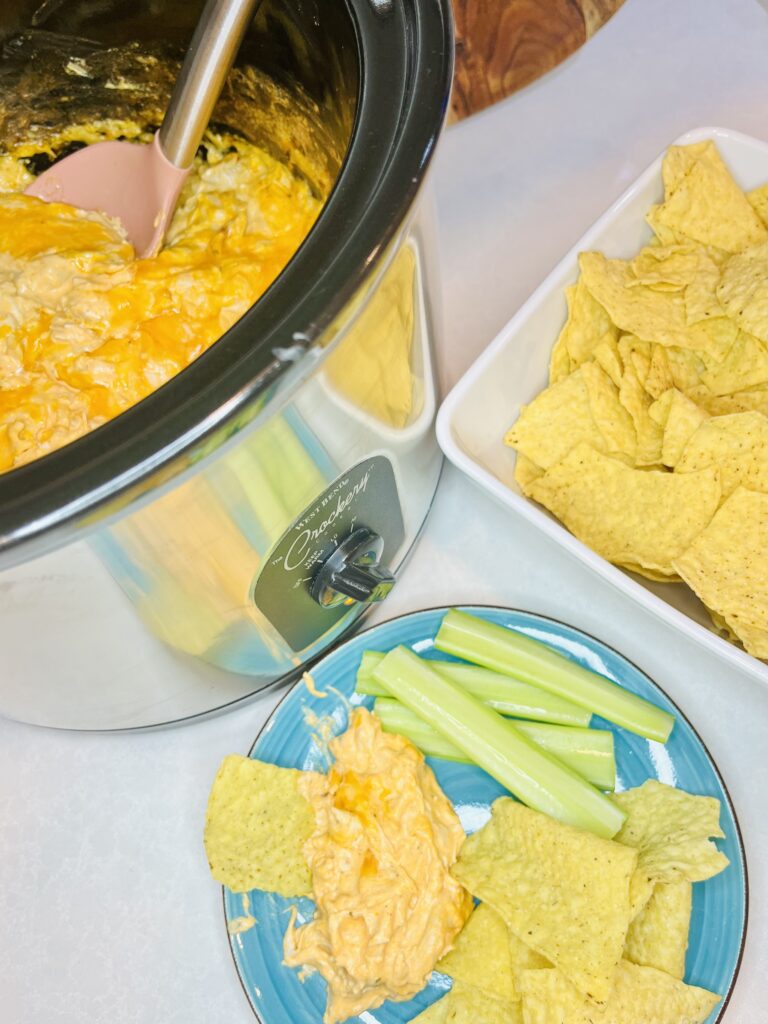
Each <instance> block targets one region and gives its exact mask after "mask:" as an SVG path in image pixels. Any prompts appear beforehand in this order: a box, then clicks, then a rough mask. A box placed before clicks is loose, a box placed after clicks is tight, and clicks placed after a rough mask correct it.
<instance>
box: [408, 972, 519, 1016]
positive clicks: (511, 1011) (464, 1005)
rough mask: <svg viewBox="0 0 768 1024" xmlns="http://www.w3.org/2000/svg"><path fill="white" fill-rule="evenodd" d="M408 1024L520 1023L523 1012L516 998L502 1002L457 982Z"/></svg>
mask: <svg viewBox="0 0 768 1024" xmlns="http://www.w3.org/2000/svg"><path fill="white" fill-rule="evenodd" d="M410 1024H523V1014H522V1010H521V1007H520V1003H519V1002H515V1003H505V1002H503V1001H502V1000H501V999H494V998H493V996H489V995H487V994H486V993H485V992H482V991H480V989H476V988H473V987H472V986H471V985H464V984H460V983H458V982H457V983H456V984H455V985H454V986H453V988H452V989H451V990H450V992H448V993H446V995H444V996H443V997H442V998H441V999H438V1000H437V1002H435V1003H432V1005H431V1006H428V1007H427V1009H426V1010H424V1011H423V1012H422V1013H420V1014H419V1015H418V1017H414V1018H413V1020H412V1021H411V1022H410Z"/></svg>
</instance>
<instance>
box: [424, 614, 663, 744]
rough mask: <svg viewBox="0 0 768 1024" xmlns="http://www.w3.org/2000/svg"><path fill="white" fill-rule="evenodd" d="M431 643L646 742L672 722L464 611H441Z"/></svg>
mask: <svg viewBox="0 0 768 1024" xmlns="http://www.w3.org/2000/svg"><path fill="white" fill-rule="evenodd" d="M435 646H436V647H437V648H438V650H441V651H445V652H446V654H453V655H456V656H457V657H459V658H466V659H467V661H473V662H475V663H476V664H478V665H484V666H485V667H486V668H491V669H494V670H495V671H496V672H506V673H507V674H508V675H511V676H514V677H515V678H516V679H522V680H523V681H524V682H526V683H533V684H534V685H535V686H540V687H541V688H542V689H543V690H549V692H550V693H555V694H557V695H558V696H560V697H565V698H566V699H567V700H571V701H573V703H574V704H578V705H580V707H583V708H586V709H587V710H588V711H592V712H594V713H595V714H597V715H601V716H602V717H603V718H606V719H607V720H608V721H609V722H615V724H616V725H620V726H621V727H622V728H624V729H628V730H629V731H630V732H634V733H637V734H638V735H639V736H645V737H646V739H649V740H658V741H659V742H660V743H666V742H667V740H668V739H669V734H670V732H671V731H672V726H673V725H674V724H675V719H674V716H673V715H670V714H669V713H668V712H667V711H663V710H662V709H661V708H658V707H656V705H655V704H651V703H650V702H649V701H647V700H644V699H643V698H642V697H638V696H637V695H636V694H634V693H630V692H629V691H628V690H624V689H622V687H621V686H618V685H617V684H616V683H613V682H611V680H610V679H606V678H605V676H601V675H598V674H597V673H596V672H591V671H590V670H589V669H586V668H582V666H581V665H577V664H576V663H575V662H573V661H569V660H568V658H564V657H563V655H562V654H558V653H557V651H553V650H552V648H551V647H547V645H546V644H543V643H540V642H539V641H538V640H532V639H531V638H530V637H527V636H523V634H522V633H518V632H516V631H515V630H513V629H506V628H505V627H504V626H497V625H496V624H495V623H493V622H486V621H485V620H484V619H479V618H477V617H476V616H474V615H469V614H467V613H466V612H460V611H456V610H455V609H452V610H451V611H449V612H448V613H447V614H446V616H445V618H444V619H443V622H442V625H441V626H440V629H439V631H438V634H437V636H436V637H435Z"/></svg>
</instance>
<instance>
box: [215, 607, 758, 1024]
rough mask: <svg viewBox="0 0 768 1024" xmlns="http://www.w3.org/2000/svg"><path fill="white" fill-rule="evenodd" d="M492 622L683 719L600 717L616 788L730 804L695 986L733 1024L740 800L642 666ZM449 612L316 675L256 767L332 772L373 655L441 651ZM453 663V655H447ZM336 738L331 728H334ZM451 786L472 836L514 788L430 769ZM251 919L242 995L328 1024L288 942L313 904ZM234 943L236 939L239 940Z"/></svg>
mask: <svg viewBox="0 0 768 1024" xmlns="http://www.w3.org/2000/svg"><path fill="white" fill-rule="evenodd" d="M466 610H467V611H471V612H474V613H475V614H476V615H480V616H482V617H483V618H486V619H488V620H490V621H491V622H497V623H500V624H501V625H504V626H512V627H514V628H515V629H517V630H520V632H522V633H526V634H527V635H529V636H531V637H534V638H535V639H537V640H541V641H543V642H544V643H546V644H549V645H550V646H551V647H553V648H555V649H556V650H558V651H560V652H561V653H562V654H564V655H566V657H568V658H571V659H572V660H573V661H576V662H579V663H580V664H582V665H585V666H586V667H588V668H591V669H594V670H595V671H597V672H600V673H602V674H603V675H605V676H607V677H608V678H609V679H614V680H615V681H616V682H618V683H621V685H622V686H624V687H626V688H627V689H628V690H631V691H632V692H633V693H638V694H640V695H641V696H642V697H647V698H648V699H649V700H652V701H653V702H654V703H655V704H658V705H659V706H660V707H663V708H666V709H667V710H668V711H672V712H673V713H674V714H675V715H676V716H677V723H676V725H675V728H674V730H673V732H672V737H671V739H670V741H669V742H668V743H667V744H666V745H665V746H663V745H662V744H660V743H654V742H651V741H648V740H643V739H641V738H640V737H639V736H634V735H632V734H631V733H627V732H624V731H623V730H621V729H617V728H614V727H613V726H612V725H610V723H608V722H605V721H603V720H602V719H594V720H593V721H594V724H595V725H597V726H598V727H600V728H605V729H611V730H612V731H613V732H614V733H615V742H616V763H617V771H618V780H617V789H627V788H629V787H630V786H639V785H640V784H641V783H643V782H645V780H646V779H658V780H659V781H660V782H666V783H668V784H669V785H672V786H679V787H681V788H682V789H685V790H688V791H689V792H691V793H701V794H706V795H708V796H716V797H718V798H719V800H720V802H721V805H722V810H721V815H720V821H721V825H722V827H723V831H724V832H725V839H723V840H722V841H718V846H719V847H720V848H721V849H722V851H723V852H724V853H725V854H726V856H727V857H728V858H729V860H730V862H731V863H730V867H728V868H727V870H725V871H724V872H722V873H721V874H719V875H718V876H717V877H715V878H713V879H710V880H709V881H707V882H702V883H699V884H696V885H694V887H693V892H694V899H693V917H692V920H691V932H690V944H689V947H688V958H687V962H686V972H685V980H686V981H687V982H689V983H690V984H693V985H702V986H704V987H705V988H708V989H711V990H713V991H715V992H720V993H722V995H723V1000H722V1002H721V1003H720V1004H719V1005H718V1007H717V1008H716V1009H715V1010H714V1011H713V1013H712V1015H711V1017H710V1018H709V1021H708V1022H707V1024H715V1022H716V1021H719V1020H720V1019H721V1017H722V1014H723V1011H724V1009H725V1005H726V1003H727V1002H728V997H729V995H730V992H731V989H732V987H733V984H734V981H735V979H736V974H737V971H738V968H739V963H740V960H741V954H742V949H743V945H744V935H745V932H746V923H747V878H746V865H745V861H744V850H743V847H742V842H741V835H740V833H739V826H738V824H737V822H736V816H735V814H734V810H733V806H732V804H731V800H730V797H729V796H728V793H727V791H726V789H725V785H724V784H723V781H722V779H721V778H720V775H719V773H718V771H717V768H716V767H715V765H714V764H713V762H712V759H711V758H710V756H709V754H708V753H707V751H706V749H705V747H704V744H703V743H702V742H701V740H700V739H699V737H698V736H697V734H696V733H695V731H694V729H693V727H692V726H691V725H690V723H689V722H688V721H687V720H686V719H685V717H684V716H683V715H682V713H681V712H680V710H679V709H678V708H677V707H676V706H675V705H674V704H673V703H672V701H671V700H670V699H669V698H668V697H667V696H666V695H665V694H664V693H663V692H662V691H661V690H660V689H659V688H658V687H657V686H656V685H655V683H653V682H651V680H650V679H649V678H648V677H647V676H646V675H644V674H643V673H642V672H641V671H640V670H639V669H638V668H636V667H635V666H634V665H632V664H631V663H630V662H628V661H627V660H626V658H623V657H622V656H621V655H620V654H617V653H616V651H614V650H612V649H611V648H610V647H606V645H605V644H602V643H600V642H599V641H598V640H594V639H593V638H592V637H590V636H587V635H585V634H584V633H581V632H579V631H578V630H576V629H572V628H571V627H570V626H564V625H562V624H561V623H559V622H555V621H554V620H552V619H547V618H543V617H542V616H539V615H531V614H529V613H527V612H518V611H512V610H510V609H504V608H487V607H469V608H467V609H466ZM445 611H446V609H444V608H439V609H435V610H430V611H423V612H415V613H414V614H411V615H404V616H402V617H401V618H398V619H393V620H391V621H390V622H384V623H382V624H381V625H379V626H374V627H373V628H372V629H369V630H367V631H365V632H363V633H360V634H359V635H357V636H356V637H354V638H353V639H352V640H348V641H347V642H346V643H344V644H342V645H341V646H340V647H338V648H337V649H336V650H334V651H333V652H332V653H331V654H329V655H327V656H326V657H325V658H323V659H322V660H321V661H319V662H318V663H317V664H316V665H315V667H314V668H313V670H312V678H313V679H314V682H315V687H316V689H317V690H319V691H325V692H326V693H327V696H325V697H315V696H313V695H312V694H311V693H310V692H309V691H308V689H307V687H306V685H305V684H304V683H303V682H300V683H297V684H296V685H295V686H294V687H293V688H292V689H291V690H289V692H288V693H287V694H286V696H285V698H284V699H283V700H282V702H281V703H280V705H279V706H278V707H277V709H276V710H275V711H274V713H273V714H272V716H271V718H270V719H269V721H268V722H267V724H266V726H265V727H264V729H263V730H262V732H261V734H260V735H259V737H258V739H257V740H256V743H255V745H254V747H253V750H252V751H251V756H252V757H257V758H259V759H261V760H262V761H270V762H272V763H274V764H278V765H282V766H283V767H286V768H304V769H320V770H324V769H325V767H326V760H325V754H324V751H323V744H322V743H318V741H317V739H316V737H317V732H316V730H317V721H318V719H323V720H326V721H327V720H328V719H329V718H330V721H331V723H332V727H331V728H332V733H333V734H337V733H340V732H343V731H344V729H345V728H346V726H347V716H348V710H349V707H350V705H357V704H365V705H366V706H370V705H371V704H372V699H371V698H367V697H360V696H358V695H357V694H355V690H354V686H355V673H356V671H357V667H358V664H359V662H360V656H361V654H362V652H363V651H364V650H368V649H373V650H380V651H388V650H390V648H392V647H395V646H397V645H398V644H405V645H407V646H409V647H411V648H412V649H413V650H414V651H416V652H417V653H418V654H420V655H422V656H424V657H431V656H432V655H433V653H437V652H434V644H433V640H434V637H435V634H436V633H437V630H438V627H439V626H440V623H441V621H442V618H443V615H444V614H445ZM439 656H440V657H444V655H439ZM323 731H325V730H323ZM430 763H431V764H432V767H433V769H434V771H435V775H436V776H437V780H438V782H439V783H440V785H441V786H442V788H443V790H444V791H445V793H446V794H447V795H448V797H449V799H450V800H451V801H452V802H453V805H454V807H455V808H456V811H457V813H458V815H459V818H460V819H461V822H462V824H463V826H464V829H465V831H467V832H474V831H476V830H477V829H478V828H479V827H480V826H481V825H482V824H483V823H484V822H485V821H486V820H487V818H488V816H489V812H490V805H491V804H492V802H493V801H494V800H495V799H496V797H498V796H500V795H501V794H502V793H504V792H505V790H504V789H503V788H502V787H501V786H499V785H498V783H496V782H494V781H493V780H492V779H491V778H490V777H489V776H488V775H486V774H485V772H483V771H481V770H480V769H479V768H473V767H469V766H466V765H458V764H455V763H451V762H448V761H440V760H430ZM249 899H250V907H251V913H252V914H253V916H254V917H255V918H256V920H257V922H258V923H257V925H256V926H254V927H252V928H250V929H249V930H248V931H245V932H241V933H240V934H235V935H230V936H229V939H230V943H231V947H232V953H233V955H234V958H235V964H236V965H237V970H238V973H239V975H240V980H241V981H242V984H243V988H244V989H245V992H246V994H247V996H248V998H249V1000H250V1002H251V1005H252V1007H253V1009H254V1012H255V1014H256V1016H257V1017H258V1018H259V1019H260V1020H261V1021H262V1022H263V1024H319V1022H320V1021H321V1020H322V1016H323V1011H324V1009H325V996H326V989H325V982H324V981H323V980H322V978H321V977H320V976H319V975H317V974H315V975H313V976H311V977H309V978H308V979H307V980H306V981H305V982H300V981H299V979H298V976H297V972H296V971H294V970H291V969H289V968H287V967H284V966H283V965H282V963H281V960H282V948H283V933H284V932H285V928H286V925H287V923H288V916H289V912H290V907H291V905H292V904H294V903H296V904H298V914H299V916H298V921H299V923H302V922H303V921H305V920H309V919H311V917H312V912H313V904H312V902H311V901H310V900H308V899H301V900H285V899H282V898H281V897H279V896H274V895H272V894H269V893H263V892H261V891H260V890H254V891H253V892H251V893H250V896H249ZM224 910H225V915H226V918H227V923H228V924H229V922H230V921H231V920H233V919H234V918H237V917H242V915H243V897H242V896H240V895H235V894H233V893H231V892H229V890H225V891H224ZM228 934H229V933H228ZM448 985H449V982H448V980H447V979H446V978H445V977H443V976H442V975H439V974H433V976H432V980H431V981H430V984H429V985H428V986H427V987H426V988H425V989H424V990H423V991H422V992H421V993H419V995H417V996H416V997H415V998H414V999H413V1000H411V1001H410V1002H408V1003H389V1002H387V1003H384V1005H383V1006H381V1007H380V1008H379V1009H377V1010H372V1011H369V1012H367V1013H365V1014H363V1015H361V1016H360V1017H353V1018H351V1020H352V1021H354V1022H358V1021H359V1022H361V1024H405V1022H406V1021H410V1020H412V1018H413V1017H415V1016H416V1014H418V1013H420V1012H421V1011H422V1010H423V1009H425V1008H426V1007H427V1006H428V1005H429V1004H430V1003H432V1002H434V1000H435V999H437V998H438V997H439V996H441V995H443V994H444V992H445V990H446V989H447V987H448Z"/></svg>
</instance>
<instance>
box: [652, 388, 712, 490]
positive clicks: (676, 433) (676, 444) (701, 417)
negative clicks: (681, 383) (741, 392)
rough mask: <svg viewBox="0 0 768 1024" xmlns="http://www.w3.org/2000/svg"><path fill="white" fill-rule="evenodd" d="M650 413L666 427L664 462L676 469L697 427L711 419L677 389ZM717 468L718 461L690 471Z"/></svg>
mask: <svg viewBox="0 0 768 1024" xmlns="http://www.w3.org/2000/svg"><path fill="white" fill-rule="evenodd" d="M648 412H649V415H650V417H651V419H653V420H656V422H657V423H662V424H663V429H664V435H663V438H662V444H661V461H662V462H663V463H664V465H665V466H677V465H678V463H679V461H680V456H681V455H682V452H683V449H684V448H685V446H686V444H687V443H688V441H689V440H690V438H691V437H692V436H693V435H694V434H695V433H696V430H697V429H698V427H700V426H701V424H702V423H703V422H704V421H705V420H706V419H708V417H709V413H707V412H706V411H705V410H704V409H701V408H700V407H699V406H698V405H696V403H695V402H692V401H691V400H690V398H688V397H687V396H686V395H684V394H683V393H682V391H678V390H677V388H670V390H669V391H665V392H664V394H663V395H662V396H661V398H659V399H657V400H656V401H655V402H654V403H653V405H652V406H651V408H650V409H649V410H648ZM717 464H718V463H717V462H716V461H711V462H707V463H705V464H703V465H701V466H691V467H690V468H691V469H704V468H705V466H712V465H717ZM721 485H722V480H721Z"/></svg>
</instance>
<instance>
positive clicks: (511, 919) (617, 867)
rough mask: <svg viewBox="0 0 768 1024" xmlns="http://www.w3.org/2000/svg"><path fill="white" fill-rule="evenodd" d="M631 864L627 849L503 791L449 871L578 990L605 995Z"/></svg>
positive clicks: (620, 936) (623, 925)
mask: <svg viewBox="0 0 768 1024" xmlns="http://www.w3.org/2000/svg"><path fill="white" fill-rule="evenodd" d="M635 863H636V857H635V856H634V855H633V851H630V850H629V848H628V847H624V846H622V845H621V844H619V843H614V842H611V841H609V840H606V839H600V838H598V837H597V836H594V835H592V834H591V833H589V832H584V831H582V830H580V829H576V828H572V827H571V826H569V825H563V824H562V823H560V822H558V821H555V820H554V819H553V818H549V817H548V816H547V815H545V814H540V813H538V812H537V811H532V810H530V809H529V808H527V807H524V806H523V805H522V804H519V803H516V802H515V801H514V800H511V799H509V798H508V797H502V798H501V799H499V800H497V801H496V802H495V803H494V805H493V810H492V814H491V819H490V821H489V822H488V823H487V824H486V825H485V826H483V828H481V829H480V831H479V832H476V833H475V834H474V835H472V836H470V837H469V838H468V839H467V840H466V841H465V843H464V845H463V847H462V848H461V852H460V853H459V858H458V860H457V861H456V864H455V865H454V866H453V868H452V873H453V874H454V876H455V877H456V878H457V879H458V880H459V881H460V882H461V883H462V885H464V886H466V888H467V889H469V891H470V892H471V893H472V894H473V895H475V896H477V897H478V898H479V899H481V900H484V901H485V902H487V903H490V904H491V906H492V907H494V909H495V910H496V911H498V913H499V914H501V916H502V917H503V918H504V920H505V921H506V922H507V925H508V926H509V928H510V930H511V931H512V932H513V933H514V934H515V935H516V936H517V937H518V938H519V939H520V940H521V941H523V942H524V943H525V944H526V945H528V946H530V947H531V948H532V949H534V950H535V951H536V952H537V953H539V954H540V955H541V956H543V957H546V958H547V960H549V961H550V962H551V963H553V964H555V965H556V966H557V967H559V968H560V970H562V971H563V972H564V973H565V975H566V976H567V977H568V978H569V979H570V980H571V981H572V982H573V983H574V984H575V985H576V986H577V987H578V989H579V990H580V991H581V992H584V993H585V994H587V993H588V994H590V995H591V996H592V997H593V998H595V999H596V1000H598V1001H604V1000H605V999H606V998H607V997H608V994H609V992H610V989H611V981H612V977H613V973H614V971H615V968H616V965H617V964H618V962H619V959H620V958H621V950H622V949H623V946H624V940H625V938H626V933H627V928H628V926H629V879H630V877H631V875H632V873H633V871H634V868H635Z"/></svg>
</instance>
